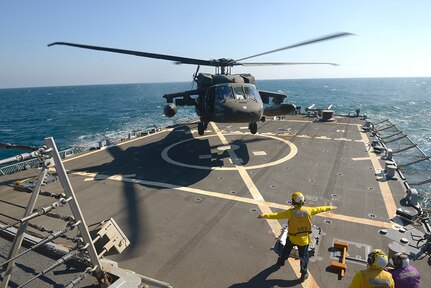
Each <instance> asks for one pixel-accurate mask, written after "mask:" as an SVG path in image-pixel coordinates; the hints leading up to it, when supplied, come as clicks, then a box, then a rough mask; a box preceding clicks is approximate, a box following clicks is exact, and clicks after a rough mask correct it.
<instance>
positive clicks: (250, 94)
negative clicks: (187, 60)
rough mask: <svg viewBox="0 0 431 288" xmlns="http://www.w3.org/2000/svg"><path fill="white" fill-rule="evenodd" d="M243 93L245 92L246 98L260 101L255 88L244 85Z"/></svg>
mask: <svg viewBox="0 0 431 288" xmlns="http://www.w3.org/2000/svg"><path fill="white" fill-rule="evenodd" d="M244 92H245V95H246V98H251V99H254V100H260V95H259V92H258V91H257V89H256V86H254V85H244Z"/></svg>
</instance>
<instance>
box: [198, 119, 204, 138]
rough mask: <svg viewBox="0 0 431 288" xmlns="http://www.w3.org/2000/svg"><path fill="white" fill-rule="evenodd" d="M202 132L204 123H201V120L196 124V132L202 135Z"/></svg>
mask: <svg viewBox="0 0 431 288" xmlns="http://www.w3.org/2000/svg"><path fill="white" fill-rule="evenodd" d="M204 132H205V124H204V123H202V122H199V124H198V134H199V135H200V136H202V135H204Z"/></svg>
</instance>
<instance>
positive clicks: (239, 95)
mask: <svg viewBox="0 0 431 288" xmlns="http://www.w3.org/2000/svg"><path fill="white" fill-rule="evenodd" d="M233 93H234V94H235V99H237V100H241V99H245V98H246V97H245V94H244V90H242V86H237V87H233Z"/></svg>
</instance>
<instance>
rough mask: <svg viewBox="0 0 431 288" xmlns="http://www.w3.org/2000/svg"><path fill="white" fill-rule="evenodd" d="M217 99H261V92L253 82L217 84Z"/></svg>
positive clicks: (219, 100)
mask: <svg viewBox="0 0 431 288" xmlns="http://www.w3.org/2000/svg"><path fill="white" fill-rule="evenodd" d="M215 88H216V89H215V95H216V101H217V102H221V101H223V100H226V99H236V100H242V99H254V100H260V95H259V92H258V91H257V89H256V87H255V86H254V85H251V84H244V85H229V84H223V85H217V86H216V87H215Z"/></svg>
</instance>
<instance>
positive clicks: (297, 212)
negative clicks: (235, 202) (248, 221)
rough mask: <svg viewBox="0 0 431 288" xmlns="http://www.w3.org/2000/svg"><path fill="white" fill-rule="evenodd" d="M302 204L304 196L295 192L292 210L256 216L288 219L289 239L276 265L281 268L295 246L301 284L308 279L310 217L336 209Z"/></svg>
mask: <svg viewBox="0 0 431 288" xmlns="http://www.w3.org/2000/svg"><path fill="white" fill-rule="evenodd" d="M304 203H305V197H304V195H302V193H301V192H295V193H294V194H293V195H292V205H293V208H290V209H288V210H285V211H282V212H278V213H271V214H260V215H258V216H257V218H266V219H288V222H287V227H288V234H289V237H288V238H287V239H286V245H285V246H284V248H283V252H282V253H281V256H280V257H279V258H278V260H277V264H278V265H280V266H283V265H284V262H285V261H286V259H287V258H288V257H289V255H290V252H292V249H293V247H294V246H297V247H298V252H299V259H300V262H301V278H300V281H301V282H304V281H305V279H307V278H308V271H307V267H308V262H309V258H308V245H309V244H310V243H311V237H310V234H311V216H313V215H315V214H319V213H322V212H326V211H330V210H334V209H337V207H335V206H319V207H306V206H303V205H304Z"/></svg>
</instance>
